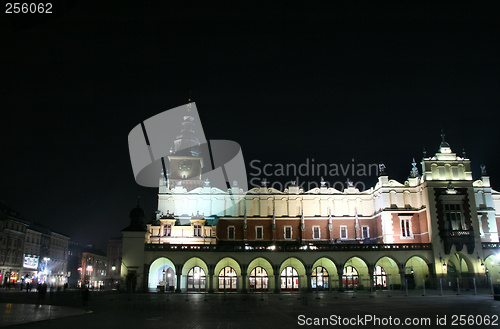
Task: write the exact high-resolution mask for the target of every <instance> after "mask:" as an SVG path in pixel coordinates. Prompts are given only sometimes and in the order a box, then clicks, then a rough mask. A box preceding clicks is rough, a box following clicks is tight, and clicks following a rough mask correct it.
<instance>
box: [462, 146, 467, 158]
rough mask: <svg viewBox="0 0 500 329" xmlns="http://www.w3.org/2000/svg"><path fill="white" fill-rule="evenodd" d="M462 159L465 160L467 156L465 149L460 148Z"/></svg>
mask: <svg viewBox="0 0 500 329" xmlns="http://www.w3.org/2000/svg"><path fill="white" fill-rule="evenodd" d="M462 157H463V158H464V159H466V158H467V154H466V153H465V147H463V148H462Z"/></svg>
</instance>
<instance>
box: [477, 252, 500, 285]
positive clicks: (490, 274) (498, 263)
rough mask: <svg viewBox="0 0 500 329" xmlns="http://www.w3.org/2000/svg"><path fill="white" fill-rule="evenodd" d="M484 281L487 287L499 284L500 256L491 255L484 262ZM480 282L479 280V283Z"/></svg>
mask: <svg viewBox="0 0 500 329" xmlns="http://www.w3.org/2000/svg"><path fill="white" fill-rule="evenodd" d="M484 279H485V281H486V284H487V285H488V286H489V285H490V284H491V282H493V284H495V285H498V284H500V254H499V255H495V254H491V255H489V256H488V257H486V258H485V260H484ZM481 281H482V280H481V279H480V282H481Z"/></svg>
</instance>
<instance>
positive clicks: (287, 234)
mask: <svg viewBox="0 0 500 329" xmlns="http://www.w3.org/2000/svg"><path fill="white" fill-rule="evenodd" d="M291 238H292V227H291V226H285V239H287V240H290V239H291Z"/></svg>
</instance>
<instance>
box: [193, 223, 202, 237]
mask: <svg viewBox="0 0 500 329" xmlns="http://www.w3.org/2000/svg"><path fill="white" fill-rule="evenodd" d="M194 236H201V225H194Z"/></svg>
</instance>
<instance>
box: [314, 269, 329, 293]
mask: <svg viewBox="0 0 500 329" xmlns="http://www.w3.org/2000/svg"><path fill="white" fill-rule="evenodd" d="M311 286H312V288H313V289H318V290H323V289H328V271H327V270H326V268H324V267H323V266H318V267H316V268H315V269H314V270H313V272H312V275H311Z"/></svg>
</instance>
